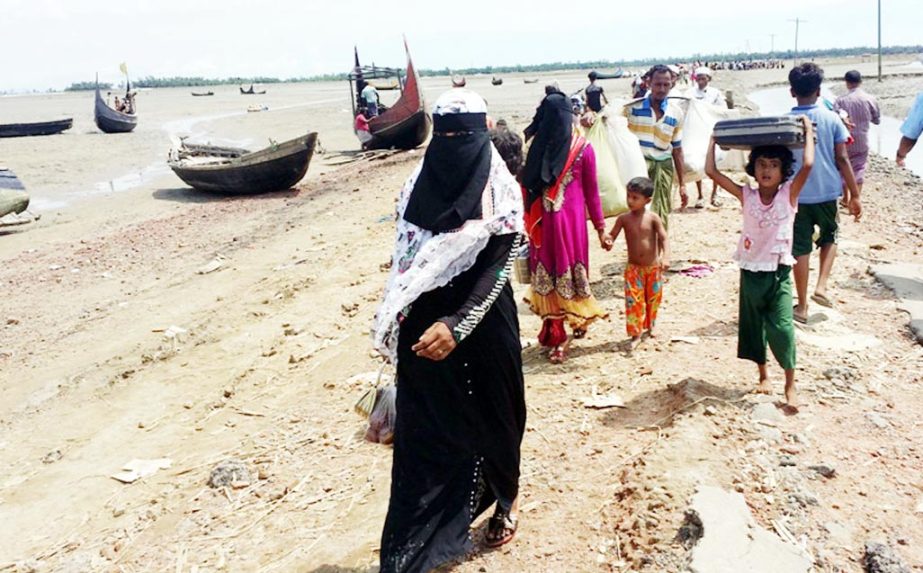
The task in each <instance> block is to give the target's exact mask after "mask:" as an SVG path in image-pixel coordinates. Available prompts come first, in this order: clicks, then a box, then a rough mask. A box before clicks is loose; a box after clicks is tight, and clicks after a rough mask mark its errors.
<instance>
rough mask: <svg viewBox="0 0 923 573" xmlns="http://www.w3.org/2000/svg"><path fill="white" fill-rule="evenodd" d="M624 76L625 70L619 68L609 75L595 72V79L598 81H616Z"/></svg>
mask: <svg viewBox="0 0 923 573" xmlns="http://www.w3.org/2000/svg"><path fill="white" fill-rule="evenodd" d="M624 75H625V70H623V69H622V68H619V69H617V70H615V72H613V73H611V74H606V73H601V72H596V79H598V80H617V79H619V78H620V77H622V76H624Z"/></svg>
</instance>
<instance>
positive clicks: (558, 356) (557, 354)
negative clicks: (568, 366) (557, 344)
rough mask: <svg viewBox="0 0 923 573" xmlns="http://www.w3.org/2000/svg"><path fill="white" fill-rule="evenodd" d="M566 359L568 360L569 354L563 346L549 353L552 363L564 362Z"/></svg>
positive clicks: (549, 359)
mask: <svg viewBox="0 0 923 573" xmlns="http://www.w3.org/2000/svg"><path fill="white" fill-rule="evenodd" d="M565 360H567V354H566V353H565V352H564V349H563V348H555V349H554V350H552V351H551V353H550V354H548V361H549V362H551V363H552V364H564V361H565Z"/></svg>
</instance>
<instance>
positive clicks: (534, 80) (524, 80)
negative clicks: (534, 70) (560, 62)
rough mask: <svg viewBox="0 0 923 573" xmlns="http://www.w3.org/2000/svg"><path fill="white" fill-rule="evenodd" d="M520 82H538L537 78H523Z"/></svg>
mask: <svg viewBox="0 0 923 573" xmlns="http://www.w3.org/2000/svg"><path fill="white" fill-rule="evenodd" d="M522 83H524V84H537V83H538V78H531V79H523V80H522Z"/></svg>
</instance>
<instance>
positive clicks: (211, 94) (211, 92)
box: [192, 90, 215, 97]
mask: <svg viewBox="0 0 923 573" xmlns="http://www.w3.org/2000/svg"><path fill="white" fill-rule="evenodd" d="M192 95H193V96H194V97H205V96H213V95H215V92H213V91H211V90H208V91H207V92H192Z"/></svg>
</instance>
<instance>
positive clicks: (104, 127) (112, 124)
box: [93, 77, 138, 133]
mask: <svg viewBox="0 0 923 573" xmlns="http://www.w3.org/2000/svg"><path fill="white" fill-rule="evenodd" d="M93 116H94V119H95V120H96V127H98V128H99V129H100V130H101V131H103V132H105V133H128V132H129V131H131V130H133V129H134V128H135V127H137V126H138V116H137V114H133V113H132V114H129V113H122V112H120V111H115V110H114V109H112V108H111V107H109V106H108V105H106V102H105V100H103V96H102V95H100V93H99V78H98V77H97V78H96V105H95V107H94V109H93Z"/></svg>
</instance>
